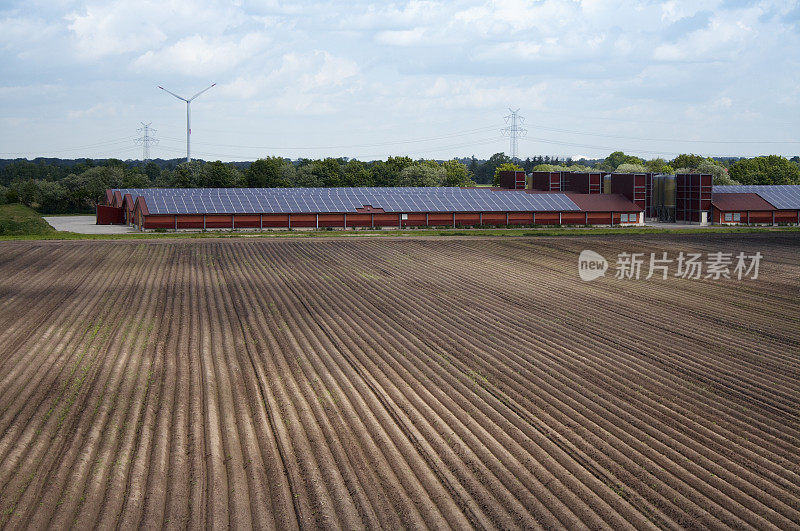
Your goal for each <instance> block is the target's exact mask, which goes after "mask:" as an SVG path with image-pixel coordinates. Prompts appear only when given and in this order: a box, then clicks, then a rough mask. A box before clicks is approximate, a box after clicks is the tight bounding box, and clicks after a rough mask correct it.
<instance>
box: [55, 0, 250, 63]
mask: <svg viewBox="0 0 800 531" xmlns="http://www.w3.org/2000/svg"><path fill="white" fill-rule="evenodd" d="M64 19H65V20H66V21H67V22H68V23H69V24H68V28H69V30H70V32H71V34H72V36H73V40H74V44H75V48H76V50H77V52H78V53H79V54H80V55H81V56H82V57H83V58H85V59H89V60H93V59H98V58H102V57H107V56H112V55H120V54H127V53H138V52H142V51H144V50H148V49H151V48H153V47H154V46H158V45H160V44H162V43H164V42H168V41H177V40H180V39H182V38H184V37H187V36H190V35H193V34H195V33H197V31H198V29H202V30H203V31H204V32H206V33H211V34H221V33H223V32H224V31H225V30H227V29H229V28H231V27H235V26H236V25H237V24H240V23H242V22H244V21H246V20H247V17H246V16H245V15H244V14H243V13H242V12H241V11H240V10H239V8H237V7H236V6H234V5H230V4H224V3H221V4H218V3H216V2H212V3H200V2H196V1H193V2H186V1H180V0H166V1H157V0H114V1H110V2H92V3H89V4H87V5H86V6H85V7H84V8H83V9H80V10H78V11H73V12H70V13H68V14H66V15H65V16H64Z"/></svg>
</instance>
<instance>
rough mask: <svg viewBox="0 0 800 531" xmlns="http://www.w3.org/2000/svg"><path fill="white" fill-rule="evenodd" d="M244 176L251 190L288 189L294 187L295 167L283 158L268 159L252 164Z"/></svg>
mask: <svg viewBox="0 0 800 531" xmlns="http://www.w3.org/2000/svg"><path fill="white" fill-rule="evenodd" d="M244 176H245V182H246V183H247V186H249V187H251V188H287V187H290V186H292V181H293V177H294V166H292V165H291V163H289V162H287V161H286V159H284V158H282V157H267V158H265V159H258V160H256V161H255V162H253V163H252V164H250V166H249V167H248V168H247V169H246V170H245V172H244Z"/></svg>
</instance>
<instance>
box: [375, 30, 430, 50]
mask: <svg viewBox="0 0 800 531" xmlns="http://www.w3.org/2000/svg"><path fill="white" fill-rule="evenodd" d="M424 35H425V29H424V28H414V29H410V30H396V31H381V32H379V33H378V34H377V35H376V36H375V40H377V41H378V42H380V43H381V44H388V45H391V46H414V45H417V44H423V43H424V41H423V39H424Z"/></svg>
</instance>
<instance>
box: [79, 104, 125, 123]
mask: <svg viewBox="0 0 800 531" xmlns="http://www.w3.org/2000/svg"><path fill="white" fill-rule="evenodd" d="M116 112H117V109H116V107H115V106H114V105H112V104H110V103H97V104H95V105H92V106H91V107H89V108H86V109H77V110H72V111H67V118H69V119H72V120H75V119H78V118H88V117H93V116H113V115H115V114H116Z"/></svg>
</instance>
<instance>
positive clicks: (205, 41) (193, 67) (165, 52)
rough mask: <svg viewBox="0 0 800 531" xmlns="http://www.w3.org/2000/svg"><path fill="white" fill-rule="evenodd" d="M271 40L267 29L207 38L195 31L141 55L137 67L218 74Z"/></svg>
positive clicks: (145, 69) (196, 73)
mask: <svg viewBox="0 0 800 531" xmlns="http://www.w3.org/2000/svg"><path fill="white" fill-rule="evenodd" d="M269 43H270V38H269V37H268V36H267V35H266V34H265V33H248V34H246V35H244V36H242V37H241V38H237V39H230V38H225V37H221V38H207V37H204V36H202V35H192V36H190V37H186V38H183V39H180V40H179V41H177V42H175V43H174V44H171V45H169V46H165V47H164V48H161V49H159V50H149V51H147V52H145V53H144V54H142V55H140V56H139V57H138V58H137V59H136V60H135V61H134V62H133V67H134V69H135V70H136V71H138V72H179V73H181V74H185V75H195V76H202V75H215V74H219V73H220V72H225V71H227V70H229V69H231V68H233V67H236V66H238V65H240V64H242V63H243V62H246V61H248V60H250V59H252V58H253V57H254V56H255V55H256V54H258V53H260V52H262V51H264V50H265V49H266V48H267V46H268V45H269Z"/></svg>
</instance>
